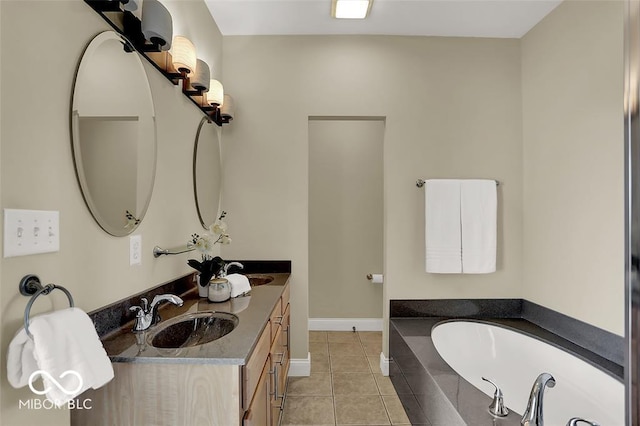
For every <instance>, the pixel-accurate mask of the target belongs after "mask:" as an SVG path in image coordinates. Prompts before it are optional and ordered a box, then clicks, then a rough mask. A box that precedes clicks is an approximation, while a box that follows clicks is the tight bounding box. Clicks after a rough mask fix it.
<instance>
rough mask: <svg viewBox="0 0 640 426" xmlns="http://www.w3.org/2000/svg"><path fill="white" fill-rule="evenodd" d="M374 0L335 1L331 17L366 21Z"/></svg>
mask: <svg viewBox="0 0 640 426" xmlns="http://www.w3.org/2000/svg"><path fill="white" fill-rule="evenodd" d="M372 2H373V0H333V1H332V4H331V16H333V17H334V18H338V19H364V18H366V17H367V15H368V14H369V11H370V10H371V3H372Z"/></svg>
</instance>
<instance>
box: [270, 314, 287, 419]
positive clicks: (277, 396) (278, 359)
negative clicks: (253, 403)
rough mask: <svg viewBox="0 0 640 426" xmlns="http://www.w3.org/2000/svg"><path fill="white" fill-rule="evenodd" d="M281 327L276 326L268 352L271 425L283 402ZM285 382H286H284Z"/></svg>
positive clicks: (283, 348) (279, 412) (277, 417)
mask: <svg viewBox="0 0 640 426" xmlns="http://www.w3.org/2000/svg"><path fill="white" fill-rule="evenodd" d="M282 334H283V333H282V327H281V326H280V327H278V329H277V331H276V335H275V339H274V341H273V345H272V346H271V353H270V354H269V356H270V360H271V373H272V375H271V384H272V388H271V398H270V404H271V425H272V426H277V425H278V422H279V421H280V414H281V412H282V403H283V402H284V386H283V382H282V366H283V362H282V360H283V359H284V357H285V356H286V348H285V347H284V345H283V344H282ZM284 384H286V382H285V383H284Z"/></svg>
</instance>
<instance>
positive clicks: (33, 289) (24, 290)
mask: <svg viewBox="0 0 640 426" xmlns="http://www.w3.org/2000/svg"><path fill="white" fill-rule="evenodd" d="M18 288H19V289H20V294H22V295H23V296H31V299H30V300H29V302H28V303H27V306H26V307H25V308H24V331H26V332H27V336H29V338H30V339H33V336H32V335H31V333H30V332H29V314H30V313H31V306H32V305H33V302H35V300H36V299H37V298H38V296H40V295H41V294H49V293H51V292H52V291H53V290H55V289H58V290H62V291H63V292H64V294H66V295H67V298H68V299H69V306H70V307H71V308H73V297H72V296H71V293H69V290H67V289H66V288H64V287H62V286H59V285H55V284H47V285H46V286H44V287H43V286H42V284H41V283H40V278H38V277H37V276H36V275H25V276H24V277H22V279H21V280H20V284H18Z"/></svg>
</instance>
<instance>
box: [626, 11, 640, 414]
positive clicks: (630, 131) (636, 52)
mask: <svg viewBox="0 0 640 426" xmlns="http://www.w3.org/2000/svg"><path fill="white" fill-rule="evenodd" d="M624 15H625V22H624V24H625V28H624V62H625V65H624V139H625V153H624V159H625V197H624V201H625V206H624V210H625V242H624V244H625V262H624V263H625V315H624V318H625V333H624V335H625V336H626V338H625V342H626V351H625V352H626V353H625V366H624V381H625V388H626V389H625V399H626V404H625V406H626V424H628V425H637V424H638V423H640V410H638V407H640V388H639V387H638V383H639V382H640V368H639V367H640V345H639V344H638V342H639V341H640V221H639V220H638V217H639V215H640V203H639V201H640V161H638V159H639V158H640V156H639V155H640V127H639V125H640V84H639V83H640V67H638V64H640V31H639V30H640V3H638V2H637V1H629V0H627V1H625V2H624Z"/></svg>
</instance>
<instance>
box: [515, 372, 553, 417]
mask: <svg viewBox="0 0 640 426" xmlns="http://www.w3.org/2000/svg"><path fill="white" fill-rule="evenodd" d="M555 385H556V379H554V378H553V376H552V375H551V374H549V373H542V374H540V375H539V376H538V378H537V379H536V381H535V382H534V383H533V387H532V388H531V394H530V395H529V402H528V403H527V409H526V410H525V411H524V414H523V415H522V420H520V424H521V425H523V426H543V425H544V421H543V420H542V400H543V397H544V390H545V388H546V387H547V386H549V387H550V388H552V387H554V386H555Z"/></svg>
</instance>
